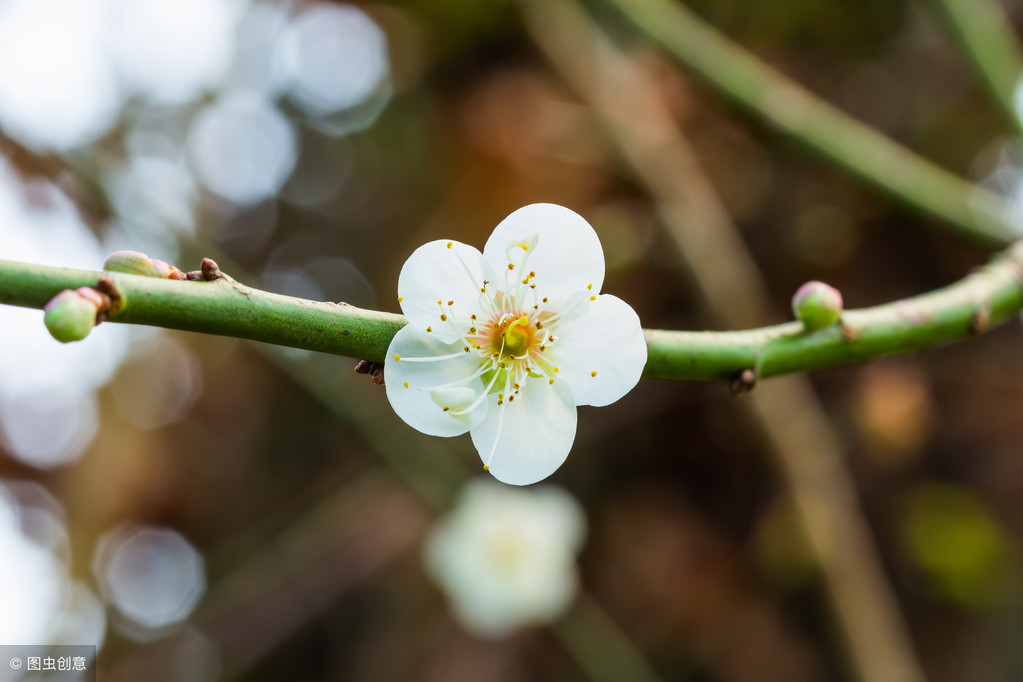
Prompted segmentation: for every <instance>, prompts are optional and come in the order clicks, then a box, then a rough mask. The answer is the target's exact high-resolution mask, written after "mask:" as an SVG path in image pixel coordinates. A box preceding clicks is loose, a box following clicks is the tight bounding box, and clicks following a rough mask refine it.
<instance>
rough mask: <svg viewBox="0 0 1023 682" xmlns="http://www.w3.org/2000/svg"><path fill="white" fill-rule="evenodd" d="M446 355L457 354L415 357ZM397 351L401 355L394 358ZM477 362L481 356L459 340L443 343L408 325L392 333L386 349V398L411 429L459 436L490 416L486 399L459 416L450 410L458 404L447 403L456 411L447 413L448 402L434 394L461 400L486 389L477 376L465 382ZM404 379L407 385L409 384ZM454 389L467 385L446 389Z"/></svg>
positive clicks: (477, 366) (432, 434) (439, 434)
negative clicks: (449, 356) (466, 349)
mask: <svg viewBox="0 0 1023 682" xmlns="http://www.w3.org/2000/svg"><path fill="white" fill-rule="evenodd" d="M445 355H454V357H452V358H450V359H447V360H438V361H435V362H416V361H415V359H416V358H429V357H441V356H445ZM396 356H397V357H400V358H401V359H400V360H395V357H396ZM479 367H480V359H479V356H477V355H476V354H475V353H465V352H462V343H461V341H458V342H456V343H453V344H445V343H441V342H440V341H439V340H438V339H436V338H434V337H433V335H432V334H431V335H427V334H425V333H423V332H421V331H419V330H418V329H416V328H415V327H413V326H412V325H408V326H406V327H403V328H402V329H400V330H399V331H398V333H397V334H395V335H394V339H392V340H391V345H390V347H388V349H387V359H386V361H385V362H384V379H385V386H386V388H387V399H388V400H389V401H390V402H391V407H393V408H394V411H395V412H397V413H398V416H399V417H401V418H402V419H403V420H405V422H406V423H407V424H408V425H409V426H411V427H412V428H414V429H417V430H419V431H422V432H423V433H425V434H428V435H430V436H458V435H460V434H463V433H465V432H466V431H468V430H469V428H470V427H471V426H472V425H473V424H477V423H478V422H479V421H480V420H482V419H484V418H485V417H486V415H487V409H488V405H487V402H488V401H487V400H483V401H482V402H480V404H479V405H478V406H477V407H476V409H474V410H472V411H471V412H469V413H468V414H464V415H459V414H452V411H453V410H455V409H457V407H453V406H447V407H452V410H448V411H447V412H445V411H444V409H443V408H444V407H445V405H440V404H438V403H437V402H436V400H435V396H444V395H448V396H450V397H451V398H452V399H457V400H458V402H459V404H460V405H461V404H463V403H464V402H465V398H466V397H467V391H472V392H473V393H474V395H479V394H480V393H481V392H482V391H483V382H482V381H481V380H480V378H479V377H476V378H474V379H471V380H469V381H463V380H464V379H468V378H469V377H471V376H472V375H473V374H474V373H475V372H476V371H477V370H478V369H479ZM406 383H407V384H408V388H406V387H405V384H406ZM450 384H456V386H450ZM438 387H441V388H438ZM452 388H462V389H463V390H462V391H459V392H451V391H450V390H448V389H452ZM430 389H432V390H430ZM470 402H471V401H470Z"/></svg>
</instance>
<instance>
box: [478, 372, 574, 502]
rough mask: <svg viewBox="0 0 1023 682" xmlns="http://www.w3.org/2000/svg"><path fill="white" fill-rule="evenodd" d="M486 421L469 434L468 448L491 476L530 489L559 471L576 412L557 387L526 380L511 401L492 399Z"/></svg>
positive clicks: (569, 443)
mask: <svg viewBox="0 0 1023 682" xmlns="http://www.w3.org/2000/svg"><path fill="white" fill-rule="evenodd" d="M489 401H490V403H491V404H490V412H489V413H488V414H487V417H486V419H484V420H483V421H481V422H480V423H479V424H477V425H476V426H473V428H472V429H471V430H470V432H469V434H470V435H471V436H472V443H473V445H475V446H476V449H477V450H478V451H479V453H480V459H482V460H483V462H484V464H486V463H487V461H488V460H489V461H490V473H491V474H493V475H494V478H496V479H497V480H499V481H502V482H504V483H509V484H511V485H529V484H530V483H536V482H537V481H540V480H543V479H545V478H547V477H548V476H550V475H551V474H552V473H554V471H555V470H556V469H557V468H558V467H559V466H561V464H562V463H563V462H564V461H565V458H566V457H567V456H568V451H569V450H571V449H572V441H573V440H574V439H575V426H576V409H575V405H574V404H573V403H572V396H571V394H570V393H569V391H568V389H567V388H563V387H561V386H559V382H555V383H554V384H553V385H549V384H548V383H547V382H546V381H542V380H538V379H532V380H527V381H526V382H525V384H524V385H523V386H522V390H521V391H520V393H519V395H518V396H517V397H516V400H515V401H508V400H505V402H504V404H503V405H500V406H498V405H497V396H491V397H490V399H489Z"/></svg>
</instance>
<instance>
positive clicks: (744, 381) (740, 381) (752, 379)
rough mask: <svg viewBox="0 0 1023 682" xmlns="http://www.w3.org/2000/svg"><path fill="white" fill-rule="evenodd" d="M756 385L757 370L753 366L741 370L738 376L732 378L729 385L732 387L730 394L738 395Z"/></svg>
mask: <svg viewBox="0 0 1023 682" xmlns="http://www.w3.org/2000/svg"><path fill="white" fill-rule="evenodd" d="M756 385H757V370H755V369H753V368H747V369H744V370H742V372H740V373H739V375H738V376H736V377H735V378H734V379H732V383H731V384H730V387H731V389H732V395H740V394H742V393H746V392H748V391H752V390H753V387H754V386H756Z"/></svg>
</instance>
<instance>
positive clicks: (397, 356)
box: [394, 353, 401, 362]
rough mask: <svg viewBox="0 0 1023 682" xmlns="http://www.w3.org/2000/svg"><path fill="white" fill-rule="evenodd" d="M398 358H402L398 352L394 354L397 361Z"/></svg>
mask: <svg viewBox="0 0 1023 682" xmlns="http://www.w3.org/2000/svg"><path fill="white" fill-rule="evenodd" d="M398 360H401V356H400V355H398V354H397V353H395V354H394V361H395V362H397V361H398Z"/></svg>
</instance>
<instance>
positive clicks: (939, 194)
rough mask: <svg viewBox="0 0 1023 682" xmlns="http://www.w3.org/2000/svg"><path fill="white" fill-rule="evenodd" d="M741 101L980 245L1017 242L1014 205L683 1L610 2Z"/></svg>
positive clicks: (883, 188)
mask: <svg viewBox="0 0 1023 682" xmlns="http://www.w3.org/2000/svg"><path fill="white" fill-rule="evenodd" d="M606 1H607V2H609V3H610V4H612V5H614V6H616V7H617V8H618V9H619V10H621V11H622V12H623V13H624V14H625V15H626V16H627V17H628V18H629V19H631V20H632V21H633V22H634V23H635V25H636V26H637V27H639V28H640V29H641V30H643V31H644V32H645V33H646V34H647V35H649V36H650V37H651V38H653V39H654V40H655V41H657V42H658V43H660V44H661V45H662V46H663V47H664V48H666V49H667V50H668V51H669V52H670V53H671V54H672V55H673V56H674V57H676V58H677V59H678V60H679V61H681V62H682V63H684V64H685V65H686V66H688V67H689V68H691V69H692V70H693V71H695V72H696V73H698V74H699V75H700V76H702V77H703V78H705V79H707V81H709V82H710V83H711V84H712V85H713V86H715V87H717V88H719V89H720V90H722V91H723V92H725V93H726V94H727V95H729V96H730V97H732V98H733V99H734V100H735V101H736V102H738V103H739V104H741V105H743V106H745V107H746V108H748V109H750V110H751V111H752V112H754V113H756V114H757V115H759V116H760V117H762V118H764V119H765V120H767V121H768V122H770V123H771V124H773V125H774V126H776V127H777V128H779V129H780V130H782V131H783V132H785V133H787V134H789V135H791V136H793V137H794V138H795V139H797V140H799V141H800V142H802V143H804V144H805V145H807V146H808V147H809V148H810V149H812V150H814V151H816V152H817V153H819V154H821V155H822V156H824V157H825V158H827V159H830V160H831V161H832V162H834V163H835V164H837V165H838V166H839V167H841V168H844V169H845V170H846V171H848V172H850V173H852V174H853V175H855V176H857V177H858V178H859V179H860V180H862V181H863V182H865V183H867V184H869V185H873V186H874V187H875V188H877V189H879V190H881V191H883V192H885V193H887V194H889V195H891V196H893V197H895V198H897V199H899V200H901V201H903V202H904V203H906V204H908V205H910V206H913V207H916V208H917V209H919V210H921V211H923V212H925V213H928V214H930V215H932V216H934V217H937V218H940V219H941V220H943V221H944V222H946V223H947V224H948V225H950V226H952V227H954V228H956V229H957V230H958V231H960V232H962V233H963V234H965V235H967V236H968V237H971V238H973V239H976V240H979V241H981V242H985V243H988V244H1002V245H1004V244H1005V243H1007V242H1008V241H1010V240H1011V239H1013V236H1012V235H1013V233H1012V230H1011V229H1010V227H1009V225H1008V223H1007V220H1006V216H1007V215H1008V210H1007V206H1006V202H1005V200H1004V199H1002V198H1001V197H999V196H997V195H995V194H993V193H992V192H990V191H988V190H985V189H982V188H978V187H976V186H974V185H972V184H970V183H968V182H966V181H965V180H963V179H962V178H959V177H957V176H955V175H953V174H952V173H949V172H948V171H946V170H944V169H942V168H940V167H938V166H937V165H935V164H933V163H932V162H930V161H928V160H926V159H924V158H923V157H921V156H919V155H917V154H915V153H914V152H912V151H910V150H909V149H906V148H905V147H902V146H900V145H898V144H896V143H895V142H893V141H892V140H890V139H888V138H887V137H885V136H884V135H882V134H881V133H879V132H877V131H876V130H874V129H873V128H870V127H868V126H865V125H863V124H862V123H860V122H858V121H856V120H854V119H853V118H851V117H850V116H848V115H847V114H845V113H844V112H842V111H840V110H839V109H837V108H836V107H834V106H832V105H830V104H828V103H827V102H825V101H823V100H821V99H820V98H819V97H817V96H815V95H813V94H811V93H809V92H808V91H807V90H805V89H804V88H803V87H801V86H800V85H798V84H797V83H796V82H795V81H793V80H791V79H790V78H788V77H786V76H784V75H782V74H781V73H779V72H777V71H775V70H774V69H772V68H771V67H769V66H767V65H766V64H764V63H763V62H761V61H760V60H758V59H757V58H755V57H754V56H753V55H751V54H750V53H748V52H746V51H745V50H743V49H742V48H741V47H739V46H738V45H736V44H734V43H732V42H731V41H729V40H728V39H727V38H725V37H723V36H722V35H721V34H719V33H718V32H717V31H715V30H714V29H712V28H711V27H710V26H708V25H707V24H706V23H705V22H703V21H702V20H700V19H699V18H698V17H697V16H696V15H695V14H693V13H692V12H691V11H690V10H688V9H687V8H686V7H684V6H683V5H682V4H680V3H678V2H670V1H669V0H606Z"/></svg>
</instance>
